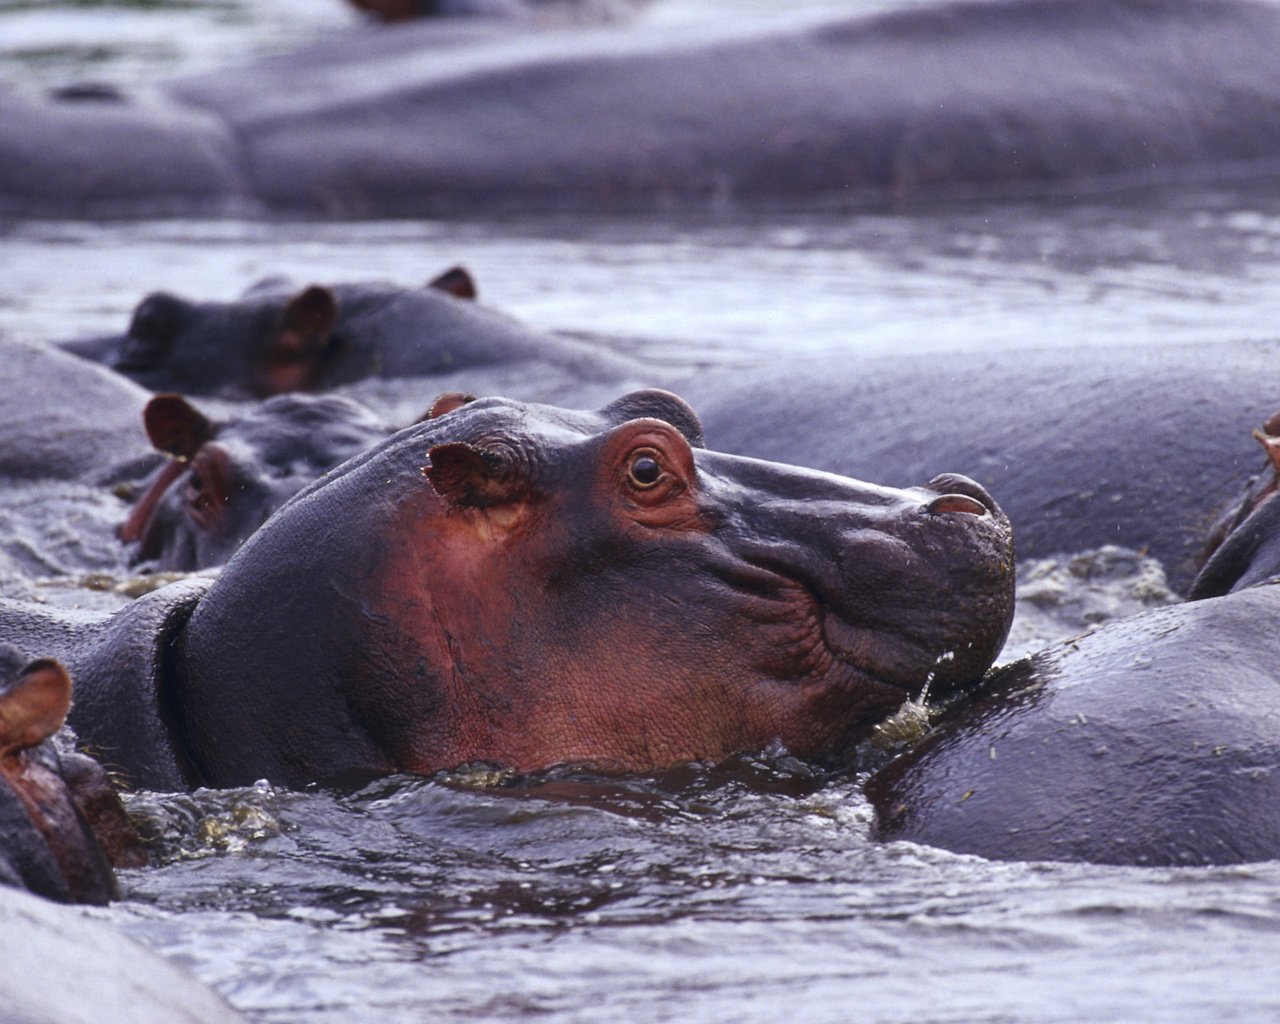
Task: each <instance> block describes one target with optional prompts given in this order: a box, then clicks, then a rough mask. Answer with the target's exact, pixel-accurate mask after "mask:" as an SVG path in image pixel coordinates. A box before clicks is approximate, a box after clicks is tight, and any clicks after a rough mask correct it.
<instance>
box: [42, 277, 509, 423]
mask: <svg viewBox="0 0 1280 1024" xmlns="http://www.w3.org/2000/svg"><path fill="white" fill-rule="evenodd" d="M475 296H476V289H475V283H474V281H473V280H472V278H471V276H470V275H469V274H468V273H467V272H466V271H465V270H463V269H462V268H461V267H453V268H450V269H449V270H447V271H445V272H444V273H443V274H440V275H438V276H437V277H435V278H433V279H432V280H431V281H429V282H428V283H427V286H426V288H422V289H404V288H396V287H393V286H388V285H376V284H368V285H334V286H329V285H321V284H312V285H309V286H307V287H303V288H299V287H296V286H294V285H292V284H290V283H289V282H287V281H283V280H280V279H275V278H269V279H267V280H266V281H263V282H260V283H259V284H257V285H255V286H254V287H252V288H250V289H249V290H248V291H247V292H246V293H245V294H244V295H243V296H241V297H240V298H238V299H236V300H234V301H231V302H196V301H192V300H189V299H185V298H182V297H180V296H177V295H173V294H171V293H169V292H155V293H153V294H151V295H148V296H146V297H144V298H143V299H142V301H141V302H139V303H138V305H137V307H136V308H135V309H134V312H133V316H132V318H131V319H130V321H129V326H128V328H127V329H126V330H125V332H124V334H122V335H115V336H109V337H103V338H87V339H83V340H79V341H71V342H65V343H63V345H62V346H61V347H62V348H64V349H65V350H67V351H69V352H72V353H74V354H76V355H79V356H83V357H85V358H87V359H92V360H95V361H97V362H101V363H105V364H106V365H107V366H109V367H111V368H112V369H113V370H116V371H117V372H119V373H121V374H123V375H124V376H126V377H129V378H130V379H132V380H134V381H136V382H137V383H139V384H141V385H142V386H143V387H145V388H148V389H150V390H152V391H177V392H182V393H183V394H191V395H210V394H214V395H226V396H230V397H237V398H239V397H246V396H251V397H258V398H266V397H269V396H271V395H278V394H285V393H287V392H292V391H314V390H321V389H324V388H328V387H332V386H333V385H335V384H341V383H346V382H349V381H352V380H359V379H361V378H364V377H369V376H375V377H376V376H380V375H382V374H388V375H391V376H398V375H406V374H407V375H417V374H427V373H439V372H442V370H444V369H447V368H450V367H452V366H454V365H457V364H463V363H465V362H467V361H468V360H469V359H472V360H483V359H485V358H489V357H491V356H492V352H491V351H490V349H492V348H497V349H498V350H499V351H500V352H501V354H506V353H507V351H508V350H509V349H510V348H511V346H512V345H513V344H516V343H517V342H518V341H520V340H522V339H520V338H519V332H517V331H516V330H515V329H514V325H513V323H512V322H510V321H507V320H506V318H504V317H500V316H498V315H497V314H495V313H492V312H491V311H488V310H484V309H481V308H478V307H476V306H475V305H474V304H472V303H470V302H465V301H460V300H470V299H473V298H475ZM513 335H514V336H515V340H514V341H513V338H512V336H513ZM402 364H403V365H402Z"/></svg>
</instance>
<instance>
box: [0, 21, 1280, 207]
mask: <svg viewBox="0 0 1280 1024" xmlns="http://www.w3.org/2000/svg"><path fill="white" fill-rule="evenodd" d="M440 29H441V26H439V25H438V24H430V23H428V22H427V21H420V22H418V23H417V24H413V25H409V26H405V27H402V28H400V29H399V30H397V31H396V32H368V33H362V34H353V35H352V36H350V37H346V38H343V39H341V40H337V41H332V40H331V41H327V42H326V43H323V44H320V45H318V46H315V47H312V48H309V49H304V50H302V51H300V52H298V53H293V54H288V55H284V56H281V57H274V58H269V59H266V60H263V61H260V62H258V63H255V64H250V65H248V66H245V67H241V68H237V69H236V70H235V73H233V74H229V73H228V72H227V70H226V69H218V70H217V71H215V72H213V73H211V74H208V75H203V76H197V77H194V78H190V79H186V80H183V81H178V82H172V83H168V84H165V85H161V86H158V87H155V88H153V89H150V90H146V91H144V90H139V91H137V92H136V93H133V94H126V93H120V94H116V95H97V96H93V95H85V93H83V92H82V93H79V94H70V95H68V94H64V96H63V98H28V97H25V96H20V95H8V96H5V97H4V102H3V103H0V211H7V212H12V213H15V214H21V215H24V216H30V215H32V214H33V213H34V214H49V213H56V214H59V215H64V216H65V215H79V214H83V213H86V212H97V213H106V214H113V213H119V212H121V211H131V212H135V213H137V212H141V213H147V212H156V211H159V212H168V211H171V210H174V209H187V210H197V211H201V212H206V213H207V212H215V213H223V212H226V211H228V210H231V211H233V212H237V213H243V212H245V211H288V212H299V213H307V214H315V213H328V214H338V215H346V216H352V215H356V216H367V215H414V214H422V213H427V212H432V211H440V210H456V209H459V208H472V209H474V208H477V207H483V208H485V209H486V210H492V209H494V208H495V207H499V208H504V209H506V208H511V207H512V206H516V207H520V206H523V207H526V208H527V207H538V208H545V207H553V208H556V209H560V208H564V207H577V208H602V207H618V206H635V205H641V206H649V207H652V206H655V205H657V206H669V205H671V204H680V203H689V202H702V203H706V202H711V203H713V204H724V203H726V202H733V201H746V202H750V201H752V200H765V201H769V200H788V201H795V200H797V199H813V198H823V199H825V200H832V199H834V200H837V201H841V202H846V203H847V202H849V201H850V200H851V199H855V200H856V199H862V200H863V201H868V200H869V201H873V202H884V201H896V202H903V201H908V200H910V199H912V198H913V197H916V196H936V195H939V194H944V195H945V194H952V195H955V194H962V195H969V194H972V193H974V192H979V191H981V192H986V193H994V194H1000V193H1018V194H1026V193H1043V192H1046V191H1049V192H1056V193H1061V194H1066V195H1078V194H1079V192H1080V191H1081V190H1082V189H1090V188H1094V189H1096V188H1099V187H1106V186H1108V185H1111V186H1130V185H1133V184H1135V183H1150V182H1170V181H1174V182H1176V181H1183V180H1198V181H1223V180H1229V179H1233V178H1237V177H1240V176H1243V175H1260V174H1270V175H1273V174H1275V173H1276V172H1277V162H1278V161H1280V132H1277V131H1276V130H1275V129H1276V114H1275V111H1276V106H1277V102H1280V67H1278V66H1277V63H1276V61H1275V60H1274V59H1273V58H1274V55H1275V53H1276V52H1278V51H1280V10H1277V9H1276V7H1275V5H1273V4H1268V3H1262V2H1254V0H1005V2H1000V3H990V2H985V0H984V2H979V0H955V2H947V3H938V4H933V5H923V4H922V5H912V6H911V7H910V8H909V9H907V10H899V11H892V12H888V13H879V14H874V15H871V16H860V17H859V16H844V17H835V18H833V17H830V16H825V17H822V18H821V19H818V18H814V17H798V18H797V19H796V22H795V23H793V24H789V25H786V26H784V27H778V25H777V24H776V23H761V24H753V23H751V22H749V21H747V22H744V21H743V20H741V19H722V21H721V23H718V24H717V23H709V24H704V25H701V26H697V27H696V28H692V29H691V28H690V27H689V26H687V25H676V26H669V27H663V26H649V27H645V26H643V25H627V26H620V27H614V28H609V29H593V30H582V29H578V30H573V31H569V30H563V31H559V32H543V33H528V32H523V31H519V30H515V31H511V32H506V33H489V34H485V35H484V36H471V37H468V38H467V40H466V41H465V42H457V44H456V45H448V46H446V45H441V44H440V40H439V35H440ZM428 47H430V48H431V49H430V51H429V53H430V58H431V59H423V57H422V53H423V51H424V48H428ZM904 69H908V70H906V71H904ZM72 96H78V97H79V98H71V97H72ZM512 97H519V102H518V103H516V102H512Z"/></svg>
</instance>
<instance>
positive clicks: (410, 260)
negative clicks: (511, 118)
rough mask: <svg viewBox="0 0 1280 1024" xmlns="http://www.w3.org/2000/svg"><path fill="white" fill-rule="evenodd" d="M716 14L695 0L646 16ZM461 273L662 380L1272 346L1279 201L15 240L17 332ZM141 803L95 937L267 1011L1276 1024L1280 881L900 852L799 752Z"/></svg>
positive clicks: (295, 21) (1157, 598)
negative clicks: (281, 281) (127, 861)
mask: <svg viewBox="0 0 1280 1024" xmlns="http://www.w3.org/2000/svg"><path fill="white" fill-rule="evenodd" d="M806 6H812V7H815V8H816V7H820V6H824V5H823V4H821V3H810V4H807V5H806ZM825 6H828V7H831V6H835V5H833V4H826V5H825ZM861 6H862V7H866V6H869V5H865V4H864V5H861ZM778 8H779V5H777V4H774V3H753V2H747V3H742V4H740V5H739V6H738V7H737V8H735V10H739V11H743V10H750V11H752V12H753V13H752V16H760V17H766V16H774V15H776V14H777V13H778ZM699 10H703V11H705V10H706V8H700V7H699V6H696V5H695V0H672V2H670V3H667V4H661V3H657V4H655V6H654V7H653V8H652V9H651V10H650V12H649V14H648V15H647V16H649V17H653V18H666V19H669V20H671V21H676V22H678V21H679V20H680V19H687V18H695V19H696V18H697V17H699V16H700V15H698V13H697V12H698V11H699ZM157 19H163V20H162V21H161V20H157ZM352 20H353V19H352V16H351V15H350V14H349V13H348V12H347V11H346V10H345V9H344V8H342V7H341V6H340V5H338V4H336V3H335V4H328V5H326V4H322V3H318V2H317V3H311V2H310V0H308V2H306V3H303V2H302V0H270V2H266V0H259V2H258V4H257V5H256V7H255V9H253V10H252V11H250V8H249V6H248V5H246V4H244V3H233V2H230V0H228V2H225V3H212V2H210V3H192V4H177V3H172V4H161V5H159V6H158V7H155V6H150V5H142V4H132V5H130V4H123V3H120V4H90V5H85V6H84V7H78V6H74V5H53V4H42V3H35V2H32V3H24V4H21V5H14V4H11V5H9V7H8V8H7V9H5V10H3V11H0V40H2V41H0V73H3V74H20V75H22V76H25V80H27V81H31V82H37V83H47V84H57V83H60V82H63V81H66V80H69V79H71V78H74V77H90V76H99V77H105V78H108V79H110V80H115V81H124V82H129V81H135V80H138V79H139V78H140V77H142V76H143V75H144V74H151V73H154V72H156V70H157V69H159V71H161V72H176V71H187V70H193V69H198V68H201V67H205V66H210V65H214V64H217V63H219V62H221V61H222V60H224V59H225V58H226V57H227V55H228V54H229V53H232V52H236V53H246V52H255V51H256V50H259V49H263V48H278V47H279V46H281V45H285V44H287V43H288V42H290V41H292V40H293V39H295V38H299V37H306V36H312V37H314V36H315V35H316V34H319V33H323V32H326V31H331V30H334V29H338V28H344V27H349V26H350V25H351V23H352ZM104 26H106V27H104ZM161 26H163V27H161ZM113 33H114V34H113ZM77 40H81V41H77ZM94 47H97V49H94ZM42 48H43V49H42ZM455 262H465V263H466V264H468V265H469V266H470V267H471V268H472V269H473V271H474V272H475V273H476V276H477V277H478V279H479V283H480V287H481V291H482V295H483V297H484V299H485V300H486V301H488V302H489V303H491V304H493V305H495V306H497V307H499V308H502V309H504V310H507V311H508V312H511V313H513V314H515V315H517V316H519V317H521V318H523V319H525V320H528V321H530V322H532V323H535V324H538V325H540V326H544V327H548V328H556V329H567V330H576V331H592V332H599V333H603V334H608V335H615V336H619V337H621V338H623V339H624V343H625V344H626V345H627V346H628V347H629V348H631V349H632V350H633V351H634V352H636V353H637V354H639V355H640V356H642V357H645V358H650V359H652V360H654V362H655V365H656V364H659V363H661V364H663V365H667V366H669V365H671V364H677V365H685V366H687V367H693V366H697V365H700V364H703V363H728V364H738V365H744V366H757V367H758V366H767V365H770V364H771V363H772V362H774V361H776V360H778V359H780V358H781V359H785V358H786V356H787V355H788V353H792V352H795V351H798V350H804V351H806V352H809V353H821V352H827V351H836V350H842V349H848V348H858V349H862V350H865V351H878V352H894V351H931V350H943V349H948V350H953V349H967V350H982V349H988V348H999V347H1005V346H1008V345H1024V346H1025V345H1071V346H1077V347H1079V348H1081V349H1082V350H1084V349H1087V348H1088V347H1089V346H1105V345H1110V344H1113V343H1116V342H1119V341H1123V342H1125V343H1129V344H1133V343H1137V344H1145V345H1150V346H1162V345H1172V344H1193V343H1196V342H1200V341H1206V340H1212V341H1221V340H1227V339H1232V338H1241V339H1244V338H1256V337H1274V335H1275V333H1276V324H1277V323H1280V201H1277V200H1276V199H1275V198H1274V197H1272V196H1269V195H1266V194H1263V193H1255V194H1250V193H1247V192H1235V193H1231V194H1207V193H1202V194H1197V195H1187V194H1179V195H1164V196H1159V195H1146V194H1144V195H1134V196H1128V197H1124V196H1121V197H1116V198H1114V199H1112V200H1111V201H1108V202H1105V203H1095V204H1090V205H1083V206H1065V205H1064V206H1034V205H1009V204H1004V205H984V206H966V207H943V208H938V209H924V210H918V211H916V212H913V213H912V214H911V215H894V214H875V213H864V214H859V215H856V216H853V215H850V214H848V213H847V212H839V211H827V212H823V211H808V212H793V211H782V210H775V211H770V212H767V213H761V212H759V211H757V212H754V213H750V212H747V211H740V210H738V211H734V210H729V211H720V212H719V213H718V214H717V215H714V216H713V215H710V214H708V215H707V216H706V217H705V218H703V219H701V220H699V219H697V218H688V217H686V218H682V219H681V220H680V221H679V222H678V223H674V222H671V221H664V220H662V219H652V218H647V219H611V220H607V221H598V220H582V219H575V218H557V219H546V218H543V219H537V220H534V219H530V220H518V219H517V220H514V221H513V220H506V221H504V222H503V223H502V224H500V225H494V224H484V223H472V222H434V221H433V222H420V221H415V222H379V223H373V224H271V223H267V224H262V223H258V224H245V223H237V222H217V223H212V222H192V221H168V222H161V223H152V222H142V223H125V224H77V223H25V224H10V225H0V331H4V332H6V333H8V334H10V335H13V336H19V337H24V338H32V339H36V340H51V339H55V338H63V337H68V336H75V335H81V334H92V333H98V332H102V331H113V330H118V329H120V328H121V327H122V326H123V325H124V324H125V322H126V320H127V317H128V315H129V312H130V310H131V309H132V307H133V306H134V304H135V303H136V302H137V301H138V299H139V298H141V296H142V295H143V294H144V293H146V292H149V291H152V290H157V289H161V288H164V289H169V290H173V291H177V292H180V293H184V294H187V295H190V296H192V297H199V298H229V297H231V296H234V295H235V294H237V293H238V292H239V291H240V290H242V289H243V288H245V287H246V286H248V285H249V284H251V283H253V282H254V281H255V280H257V279H259V278H261V277H264V276H267V275H274V274H282V273H283V274H289V275H292V276H295V277H297V278H298V279H300V280H301V281H310V280H316V281H335V280H358V279H362V278H384V279H390V280H393V281H397V282H400V283H402V284H405V285H416V284H419V283H421V282H422V281H424V280H426V279H427V278H429V277H431V276H433V275H434V274H435V273H436V272H438V271H439V270H441V269H443V267H445V266H447V265H450V264H452V263H455ZM1081 358H1087V353H1084V352H1082V356H1081ZM1020 587H1021V599H1020V605H1019V616H1018V622H1017V625H1016V627H1015V633H1014V637H1013V640H1012V645H1013V646H1011V648H1010V649H1009V650H1008V651H1007V656H1010V657H1011V656H1013V655H1014V654H1016V653H1017V652H1018V651H1022V650H1029V649H1034V648H1035V647H1036V646H1038V645H1039V644H1041V643H1044V642H1046V641H1047V640H1049V639H1052V638H1053V637H1056V636H1061V635H1064V634H1068V633H1072V632H1075V631H1078V630H1081V629H1084V628H1087V627H1088V626H1089V625H1091V624H1092V623H1095V622H1100V621H1104V620H1105V619H1107V618H1109V617H1113V616H1115V615H1120V614H1127V613H1129V612H1131V611H1135V610H1138V609H1140V608H1142V607H1147V606H1150V605H1152V604H1159V603H1163V602H1165V601H1168V600H1172V597H1171V596H1170V595H1169V594H1168V592H1167V590H1166V589H1165V588H1164V587H1163V581H1162V578H1161V576H1160V573H1159V569H1158V567H1157V566H1154V565H1153V564H1152V563H1150V562H1149V561H1146V560H1143V559H1141V558H1139V557H1137V556H1136V555H1133V554H1132V553H1124V552H1117V551H1103V552H1091V553H1066V554H1065V555H1064V557H1063V558H1061V559H1056V560H1049V561H1045V562H1041V563H1036V564H1030V565H1024V566H1022V568H1021V573H1020ZM130 805H131V809H132V811H133V812H134V814H135V816H136V817H137V818H138V819H139V821H141V822H142V823H143V824H144V825H145V827H147V828H148V829H149V830H150V831H151V832H152V834H153V835H154V836H155V837H156V842H157V848H158V850H159V851H160V852H161V860H162V864H161V865H160V866H158V867H155V868H152V869H148V870H145V871H137V872H129V873H126V875H125V877H124V887H125V892H126V899H125V901H124V902H122V903H119V904H117V905H115V906H113V907H111V908H109V909H106V910H100V911H86V913H89V914H92V915H94V916H99V917H103V918H105V919H107V920H108V921H110V922H112V923H113V924H114V925H116V926H117V927H119V928H120V929H122V930H123V931H124V932H126V933H128V934H129V935H130V936H132V937H134V938H136V939H139V940H141V941H142V942H143V943H145V944H147V945H149V946H151V947H153V948H155V949H157V950H159V951H160V952H162V953H164V954H166V955H168V956H170V957H173V958H174V959H176V960H177V961H179V962H181V963H184V964H186V965H188V966H189V967H190V968H191V969H192V971H193V972H194V973H195V974H196V975H197V976H198V977H200V978H202V979H204V980H205V981H207V982H209V983H210V984H212V985H213V986H215V987H216V988H217V989H218V990H219V991H220V992H221V993H222V994H223V995H224V996H225V997H226V998H227V999H229V1000H230V1001H231V1002H232V1003H233V1004H234V1005H236V1006H238V1007H240V1008H241V1009H243V1010H244V1011H245V1012H246V1013H247V1014H248V1015H249V1017H250V1018H251V1019H253V1020H257V1021H264V1022H266V1021H269V1022H280V1024H285V1022H288V1024H337V1022H342V1021H352V1020H361V1021H364V1020H376V1021H379V1022H390V1024H395V1022H418V1021H422V1020H424V1019H431V1020H442V1021H493V1020H507V1019H516V1018H526V1017H528V1018H538V1019H545V1020H548V1021H555V1022H576V1021H582V1022H595V1021H600V1020H610V1019H612V1020H620V1021H677V1020H678V1021H716V1022H733V1021H763V1020H776V1019H783V1020H787V1021H795V1022H802V1021H803V1022H809V1021H814V1022H821V1021H832V1022H837V1021H839V1022H843V1021H850V1020H857V1021H865V1022H898V1021H901V1022H904V1024H905V1022H910V1024H928V1022H956V1024H961V1022H964V1024H971V1022H992V1024H995V1022H1039V1021H1055V1022H1058V1021H1063V1022H1065V1021H1079V1022H1090V1024H1093V1022H1100V1021H1115V1022H1122V1021H1125V1022H1127V1021H1135V1020H1143V1021H1154V1020H1158V1021H1187V1022H1203V1021H1251V1022H1252V1021H1258V1022H1262V1021H1273V1020H1275V1019H1277V1015H1280V991H1278V990H1277V987H1276V985H1275V983H1274V978H1275V963H1276V961H1277V955H1278V954H1280V863H1267V864H1260V865H1254V866H1250V867H1240V868H1222V869H1179V870H1171V869H1136V868H1102V867H1092V866H1087V865H1054V864H1022V863H1013V864H995V863H990V862H986V861H982V860H979V859H976V858H969V857H960V856H954V855H950V854H946V853H942V852H939V851H935V850H931V849H927V848H922V847H916V846H912V845H909V844H889V845H880V844H876V843H874V842H872V841H871V840H870V839H869V822H870V812H869V809H868V807H867V805H866V803H865V802H864V800H863V798H862V796H861V795H860V792H859V788H858V785H857V781H856V778H853V777H851V776H849V775H847V774H846V775H842V776H833V777H825V776H820V775H815V774H814V773H813V772H812V771H811V770H809V769H806V768H805V767H804V766H802V765H799V764H796V763H794V762H792V761H791V760H789V759H788V758H787V757H786V756H785V754H784V753H783V752H773V753H772V754H771V755H770V756H768V757H764V758H760V759H741V760H739V761H737V762H735V763H732V764H730V765H726V766H722V767H719V768H711V767H705V766H702V767H698V766H695V767H689V768H686V769H682V770H680V771H678V772H673V773H669V774H666V775H662V776H656V777H647V778H635V779H624V780H616V779H615V780H609V779H599V778H591V777H583V776H573V775H552V776H548V777H544V778H538V779H524V780H519V779H504V778H501V777H497V776H494V775H491V774H486V773H484V772H481V771H476V772H471V773H460V774H457V775H455V776H452V777H448V778H442V779H433V780H427V779H408V778H394V779H387V780H382V781H378V782H375V783H372V784H370V785H369V786H367V787H366V788H363V789H359V790H356V791H352V792H343V793H335V792H328V791H319V790H315V791H305V792H289V791H284V790H278V789H273V788H271V787H270V786H267V785H265V784H263V785H261V786H259V787H256V788H251V789H247V790H237V791H227V792H218V793H210V792H201V793H197V794H194V795H190V796H186V795H183V796H158V795H155V794H145V793H144V794H137V795H134V796H133V797H131V798H130Z"/></svg>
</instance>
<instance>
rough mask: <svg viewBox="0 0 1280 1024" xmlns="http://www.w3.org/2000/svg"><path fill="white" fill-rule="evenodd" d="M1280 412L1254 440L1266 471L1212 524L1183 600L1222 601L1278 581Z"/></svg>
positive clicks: (1279, 572) (1247, 484)
mask: <svg viewBox="0 0 1280 1024" xmlns="http://www.w3.org/2000/svg"><path fill="white" fill-rule="evenodd" d="M1277 435H1280V413H1276V414H1275V415H1274V416H1272V417H1271V418H1270V419H1269V420H1268V421H1267V422H1266V424H1265V425H1264V426H1263V428H1262V430H1257V431H1254V434H1253V436H1254V437H1255V438H1257V439H1258V441H1260V442H1261V443H1262V446H1263V449H1264V451H1265V452H1266V454H1267V460H1266V467H1265V468H1264V470H1263V471H1262V472H1261V473H1259V474H1258V475H1257V476H1254V477H1252V478H1251V479H1250V480H1248V481H1247V482H1246V484H1245V487H1244V492H1243V494H1242V495H1241V496H1240V498H1239V499H1238V500H1237V501H1236V502H1234V503H1233V504H1232V505H1231V506H1230V507H1229V508H1228V509H1227V510H1226V511H1225V512H1224V513H1223V515H1222V516H1221V517H1220V518H1219V520H1218V522H1217V523H1215V524H1214V528H1213V530H1212V531H1210V536H1209V543H1208V545H1207V546H1206V549H1205V555H1204V564H1203V565H1202V566H1201V567H1200V572H1199V573H1198V574H1197V575H1196V578H1195V579H1194V580H1193V581H1192V583H1191V587H1190V589H1189V590H1188V591H1187V597H1188V598H1190V599H1191V600H1193V601H1194V600H1199V599H1200V598H1204V597H1220V596H1221V595H1223V594H1228V593H1231V592H1232V591H1235V590H1243V589H1244V588H1245V587H1250V586H1253V585H1254V584H1255V583H1261V582H1262V581H1264V580H1269V579H1273V578H1275V577H1277V576H1280V502H1277V501H1276V500H1275V499H1276V495H1277V493H1280V436H1277Z"/></svg>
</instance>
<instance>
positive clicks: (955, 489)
mask: <svg viewBox="0 0 1280 1024" xmlns="http://www.w3.org/2000/svg"><path fill="white" fill-rule="evenodd" d="M925 486H926V487H927V488H928V489H929V490H931V491H933V492H934V494H939V495H942V497H944V498H954V497H956V496H957V495H959V496H960V497H964V498H972V499H973V500H974V501H976V502H978V504H980V505H981V506H982V507H983V508H984V509H985V510H986V511H988V512H995V511H997V509H996V501H995V499H994V498H993V497H991V495H990V494H988V493H987V489H986V488H985V487H983V486H982V484H980V483H978V481H976V480H971V479H970V478H969V477H967V476H961V475H960V474H959V473H943V474H941V475H940V476H935V477H934V478H933V479H932V480H930V481H929V482H928V484H926V485H925ZM931 511H935V510H931ZM936 511H939V512H942V511H948V510H947V509H937V510H936ZM949 511H970V510H968V509H951V510H949ZM974 514H975V515H981V513H974Z"/></svg>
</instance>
